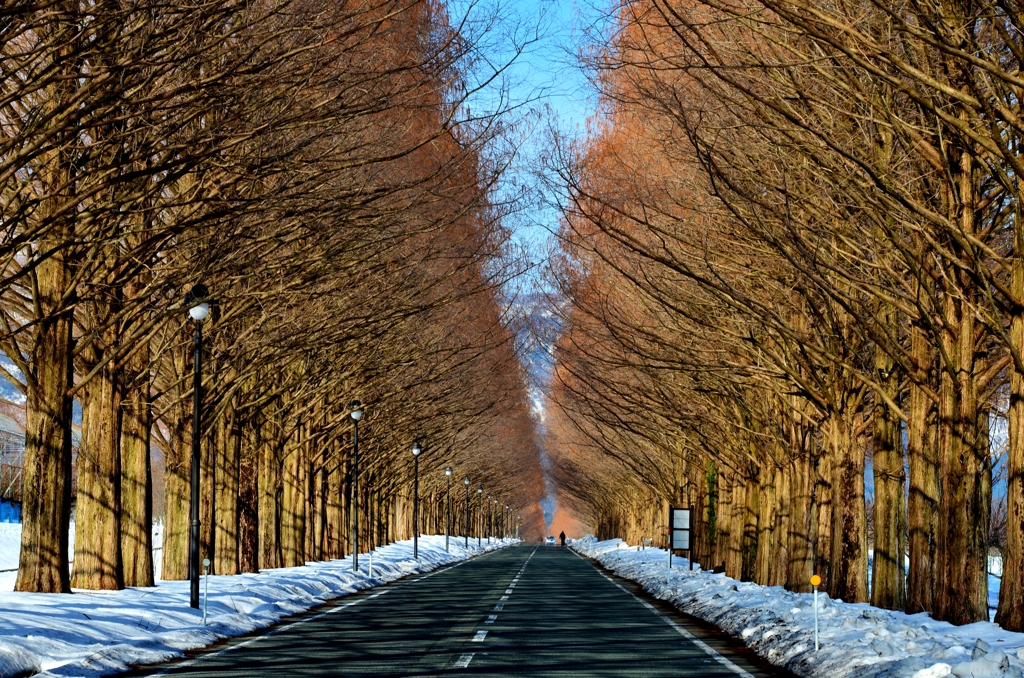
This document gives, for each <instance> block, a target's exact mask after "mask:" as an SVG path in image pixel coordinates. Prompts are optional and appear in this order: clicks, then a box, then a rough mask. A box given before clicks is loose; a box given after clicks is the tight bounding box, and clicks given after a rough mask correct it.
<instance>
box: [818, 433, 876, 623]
mask: <svg viewBox="0 0 1024 678" xmlns="http://www.w3.org/2000/svg"><path fill="white" fill-rule="evenodd" d="M852 428H853V425H852V423H851V422H849V421H847V420H846V418H845V417H843V416H842V415H840V414H838V413H835V414H832V415H831V416H829V419H828V434H829V441H828V444H829V448H830V450H829V452H830V454H831V455H832V459H833V465H832V487H833V493H832V498H833V502H834V503H833V507H832V526H831V537H832V548H831V554H830V555H831V562H830V563H829V577H830V578H829V580H828V581H827V582H826V585H827V587H828V591H829V595H830V596H832V597H833V598H840V599H842V600H844V601H845V602H847V603H863V602H866V601H867V598H868V578H867V570H868V549H867V516H866V515H865V507H864V449H863V448H862V447H861V446H860V445H858V444H857V441H856V440H855V439H854V437H853V431H852Z"/></svg>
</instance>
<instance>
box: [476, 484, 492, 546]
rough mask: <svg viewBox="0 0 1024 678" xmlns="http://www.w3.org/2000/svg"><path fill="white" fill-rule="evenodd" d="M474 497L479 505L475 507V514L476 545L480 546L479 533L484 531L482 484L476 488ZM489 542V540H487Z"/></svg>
mask: <svg viewBox="0 0 1024 678" xmlns="http://www.w3.org/2000/svg"><path fill="white" fill-rule="evenodd" d="M476 497H477V499H478V500H479V502H478V503H479V504H480V506H479V507H478V508H477V511H476V512H477V516H476V528H477V529H476V545H477V546H480V533H481V532H483V531H484V486H483V485H481V486H480V487H478V488H476ZM488 543H490V542H488Z"/></svg>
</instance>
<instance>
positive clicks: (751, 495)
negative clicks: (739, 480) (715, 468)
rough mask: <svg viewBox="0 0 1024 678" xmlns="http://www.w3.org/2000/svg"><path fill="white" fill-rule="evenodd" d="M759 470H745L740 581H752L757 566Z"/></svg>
mask: <svg viewBox="0 0 1024 678" xmlns="http://www.w3.org/2000/svg"><path fill="white" fill-rule="evenodd" d="M759 470H760V469H757V468H749V469H747V478H746V488H745V490H744V492H743V495H744V496H743V498H744V500H745V501H746V505H745V511H744V515H743V541H742V547H741V553H742V556H741V558H742V561H741V562H742V570H741V573H740V580H741V581H754V577H755V576H756V566H757V549H758V547H759V546H760V545H759V544H758V543H757V536H758V525H757V519H758V516H759V511H758V509H759V507H760V505H761V492H760V489H761V488H760V487H759V485H758V480H759V478H758V472H759Z"/></svg>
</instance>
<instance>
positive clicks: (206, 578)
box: [203, 558, 210, 626]
mask: <svg viewBox="0 0 1024 678" xmlns="http://www.w3.org/2000/svg"><path fill="white" fill-rule="evenodd" d="M209 568H210V559H209V558H203V626H206V604H207V602H209V600H210V574H209Z"/></svg>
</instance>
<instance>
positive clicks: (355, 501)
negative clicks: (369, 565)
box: [351, 419, 373, 572]
mask: <svg viewBox="0 0 1024 678" xmlns="http://www.w3.org/2000/svg"><path fill="white" fill-rule="evenodd" d="M370 433H373V431H370ZM351 504H352V571H353V572H358V571H359V422H358V421H356V420H355V419H353V420H352V500H351Z"/></svg>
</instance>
